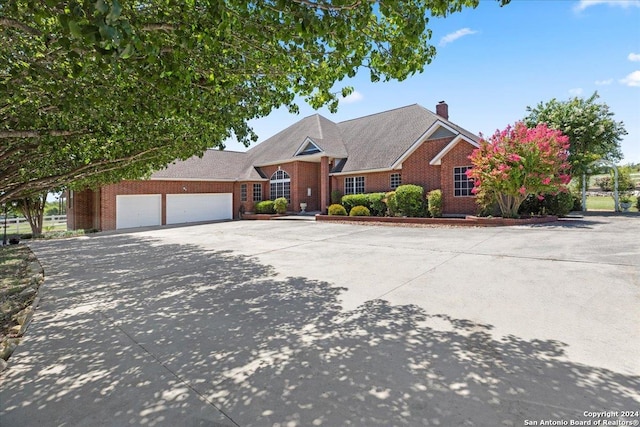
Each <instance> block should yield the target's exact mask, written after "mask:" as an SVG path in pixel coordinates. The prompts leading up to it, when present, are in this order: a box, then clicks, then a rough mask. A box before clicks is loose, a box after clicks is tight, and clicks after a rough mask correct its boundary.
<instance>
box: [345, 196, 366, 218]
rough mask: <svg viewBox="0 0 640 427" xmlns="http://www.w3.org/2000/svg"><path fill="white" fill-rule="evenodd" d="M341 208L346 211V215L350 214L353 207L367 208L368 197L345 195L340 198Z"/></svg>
mask: <svg viewBox="0 0 640 427" xmlns="http://www.w3.org/2000/svg"><path fill="white" fill-rule="evenodd" d="M342 206H344V208H345V209H346V210H347V213H349V212H351V209H353V208H354V207H355V206H366V207H367V208H368V207H369V197H368V196H367V195H366V194H347V195H346V196H342Z"/></svg>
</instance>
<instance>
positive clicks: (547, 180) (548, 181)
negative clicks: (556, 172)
mask: <svg viewBox="0 0 640 427" xmlns="http://www.w3.org/2000/svg"><path fill="white" fill-rule="evenodd" d="M550 182H551V178H545V179H543V180H542V183H543V184H544V185H549V183H550ZM543 198H544V197H543Z"/></svg>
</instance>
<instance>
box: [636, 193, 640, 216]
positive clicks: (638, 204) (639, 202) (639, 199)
mask: <svg viewBox="0 0 640 427" xmlns="http://www.w3.org/2000/svg"><path fill="white" fill-rule="evenodd" d="M636 209H638V212H640V196H637V197H636Z"/></svg>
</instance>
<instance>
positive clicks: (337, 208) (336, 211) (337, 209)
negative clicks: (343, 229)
mask: <svg viewBox="0 0 640 427" xmlns="http://www.w3.org/2000/svg"><path fill="white" fill-rule="evenodd" d="M329 215H340V216H346V215H347V210H346V209H345V208H344V206H342V205H339V204H337V203H334V204H332V205H331V206H329Z"/></svg>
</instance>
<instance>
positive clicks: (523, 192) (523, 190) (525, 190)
mask: <svg viewBox="0 0 640 427" xmlns="http://www.w3.org/2000/svg"><path fill="white" fill-rule="evenodd" d="M518 192H519V193H520V194H522V195H523V196H524V195H525V194H527V189H526V188H524V185H523V186H522V187H520V190H518Z"/></svg>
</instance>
